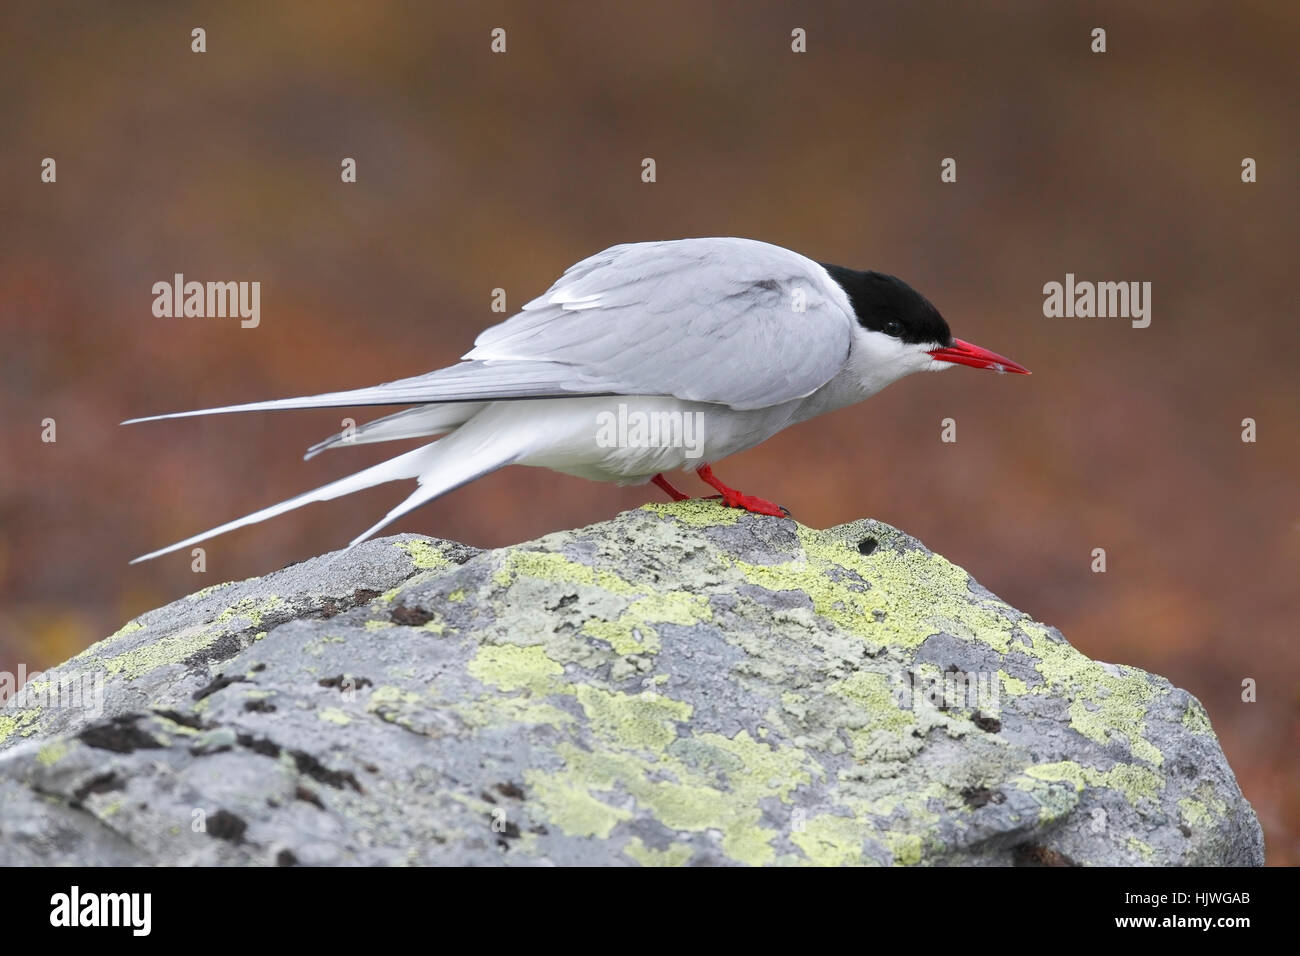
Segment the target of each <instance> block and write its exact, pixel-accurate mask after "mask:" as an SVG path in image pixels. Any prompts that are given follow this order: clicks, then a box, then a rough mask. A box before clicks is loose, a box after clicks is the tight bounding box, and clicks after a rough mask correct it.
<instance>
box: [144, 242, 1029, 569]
mask: <svg viewBox="0 0 1300 956" xmlns="http://www.w3.org/2000/svg"><path fill="white" fill-rule="evenodd" d="M953 364H956V365H967V366H971V367H973V368H985V369H993V370H995V371H998V372H1019V373H1022V374H1029V373H1028V370H1027V369H1025V368H1023V367H1021V366H1020V365H1017V364H1016V363H1015V362H1013V361H1011V360H1010V359H1008V358H1004V357H1003V356H1001V355H998V354H997V353H996V352H990V351H988V350H987V349H983V348H980V347H979V346H977V345H971V344H970V343H969V342H963V341H962V340H961V339H955V338H953V337H952V333H951V332H949V330H948V324H947V322H946V321H944V318H943V317H942V316H941V315H940V314H939V311H938V310H937V309H936V308H935V307H934V306H933V305H931V304H930V303H929V302H928V301H927V300H926V299H925V298H924V297H923V296H921V295H920V294H919V293H918V292H916V291H915V290H914V289H912V288H911V287H910V286H909V285H907V284H906V283H905V282H903V281H902V280H900V279H897V278H895V277H893V276H890V275H885V274H883V273H879V272H870V271H866V272H862V271H856V270H853V269H847V268H844V267H842V266H835V265H825V264H820V263H817V262H814V261H813V260H812V259H808V258H805V257H804V256H801V255H799V254H798V253H796V252H791V251H790V250H788V249H783V248H781V247H779V246H774V245H770V244H768V243H765V242H758V241H756V240H752V239H734V238H717V239H679V240H674V241H666V242H641V243H629V244H624V245H618V246H613V247H611V248H609V249H606V250H605V251H604V252H600V253H597V254H596V255H594V256H591V257H590V258H587V259H584V260H582V261H581V262H579V263H577V264H576V265H573V266H571V267H570V268H569V269H568V270H567V271H566V272H565V273H564V275H563V276H561V277H560V278H559V279H558V280H557V281H556V282H555V284H554V285H552V286H551V288H550V289H548V290H547V291H546V292H545V293H543V294H542V295H541V296H540V297H538V298H536V299H534V300H532V301H531V302H529V303H528V304H527V305H525V306H524V307H523V310H522V311H520V312H519V313H518V314H516V315H514V316H512V317H511V318H509V319H507V320H505V321H504V322H501V323H500V324H498V325H494V326H492V327H491V328H489V329H487V330H486V331H484V332H483V333H482V334H480V335H479V337H478V338H477V339H476V340H475V342H474V348H473V349H472V350H470V351H469V352H468V353H466V354H465V356H464V357H463V359H462V360H461V361H460V362H459V363H458V364H455V365H451V366H449V367H447V368H443V369H438V370H437V371H434V372H429V373H427V374H425V375H417V376H415V377H414V378H406V379H400V380H398V381H395V382H389V383H387V384H384V385H376V386H374V387H371V388H359V389H353V390H350V391H343V392H327V393H325V394H322V395H311V396H306V397H302V398H284V399H275V400H272V401H265V402H252V403H249V404H244V405H229V406H225V407H223V408H209V409H203V410H199V411H191V412H177V413H174V414H170V415H156V416H152V417H150V418H136V419H132V420H131V421H130V422H124V423H123V424H132V423H134V422H142V421H156V420H158V419H164V418H181V417H185V416H189V415H207V414H217V413H222V412H251V411H266V410H273V409H286V408H327V407H345V406H363V405H411V406H414V407H412V408H408V409H405V410H404V411H400V412H397V413H396V414H393V415H388V416H386V417H383V418H379V419H377V420H375V421H372V422H369V423H367V424H365V425H362V426H360V427H359V428H355V429H350V430H348V431H345V432H340V433H339V434H337V435H334V436H332V437H331V438H327V439H325V440H324V441H322V442H319V443H318V444H316V445H313V446H312V447H311V448H310V449H309V450H308V452H307V455H306V457H307V458H311V457H312V456H314V455H316V454H318V453H320V452H322V451H324V450H326V449H332V448H338V447H341V446H343V445H352V444H365V443H369V442H382V441H393V440H397V439H410V438H427V437H434V436H444V437H440V438H438V440H436V441H433V442H430V443H428V444H426V445H423V446H421V447H419V448H416V449H414V450H412V451H408V452H406V453H404V454H401V455H398V456H397V457H395V458H390V459H388V460H387V461H384V462H381V463H380V464H377V465H373V466H371V467H370V468H366V469H364V470H362V471H359V472H357V473H356V474H353V475H350V476H348V477H346V478H342V479H340V480H338V481H334V482H331V483H330V484H327V485H324V486H322V487H320V488H317V489H316V490H315V491H309V492H306V493H305V494H301V495H298V496H297V497H295V498H291V499H289V500H288V501H284V502H281V503H280V504H277V505H272V506H271V507H269V508H265V509H263V510H261V511H257V512H254V513H253V514H250V515H247V516H246V517H243V518H239V519H237V520H235V521H231V522H228V523H227V524H223V525H221V526H220V527H217V528H213V529H212V530H210V531H205V532H203V533H202V534H197V535H195V536H194V537H192V538H186V539H185V540H184V541H179V542H177V543H176V544H173V545H171V546H170V547H166V548H162V549H161V550H158V551H154V552H152V553H150V554H146V555H142V556H141V557H139V558H136V559H135V561H145V560H147V559H149V558H154V557H157V556H158V555H162V554H167V553H168V552H170V551H175V550H178V549H180V548H185V547H189V546H190V545H193V544H197V543H198V542H200V541H205V540H207V539H208V538H212V537H214V536H216V535H219V534H223V533H225V532H227V531H231V530H233V529H235V528H239V527H243V526H244V525H248V524H253V523H255V522H258V521H263V520H265V519H267V518H272V517H274V516H276V515H279V514H283V513H284V512H286V511H290V510H292V509H294V508H298V507H300V506H302V505H305V504H308V503H310V502H313V501H326V500H329V499H331V498H337V497H339V496H341V495H346V494H350V493H351V492H354V491H359V490H361V489H363V488H369V487H372V486H374V485H378V484H381V483H383V482H388V481H396V480H398V479H410V478H414V479H416V480H417V482H418V487H417V488H416V489H415V491H414V492H412V493H411V494H410V495H409V496H408V497H407V498H406V499H405V500H404V501H402V502H401V503H400V504H398V505H397V506H396V507H395V508H393V509H392V510H391V511H390V512H388V514H387V515H385V516H384V518H383V519H382V520H381V521H379V522H377V523H376V524H375V525H374V526H373V527H371V528H370V529H369V530H367V531H365V532H364V533H363V534H361V535H359V536H358V537H357V538H356V540H354V541H353V542H352V544H353V545H355V544H358V543H359V542H361V541H364V540H365V539H366V538H368V537H370V536H371V535H373V534H374V533H375V532H377V531H379V530H380V529H381V528H383V527H385V526H386V525H388V524H390V523H391V522H393V521H395V520H396V519H398V518H400V517H401V516H402V515H405V514H407V513H408V512H410V511H412V510H414V509H415V508H418V507H419V506H421V505H423V504H427V503H428V502H430V501H433V500H434V499H435V498H438V497H440V496H442V495H445V494H446V493H447V492H449V491H452V490H454V489H456V488H459V487H460V486H461V485H464V484H466V483H468V482H470V481H473V480H474V479H476V478H481V477H482V476H484V475H486V474H488V473H489V472H493V471H496V470H497V469H498V468H503V467H505V466H506V465H512V464H513V465H532V466H536V467H543V468H550V469H552V470H554V471H559V472H563V473H565V474H569V475H576V476H578V477H581V478H588V479H593V480H597V481H615V482H618V483H619V484H623V485H636V484H644V483H646V482H651V481H653V482H654V483H655V484H656V485H658V486H659V487H660V488H662V489H663V490H664V491H666V492H667V493H668V494H669V495H670V496H671V497H673V498H674V499H683V498H685V497H687V496H686V495H684V494H682V493H681V492H680V491H678V490H677V489H676V488H674V487H673V486H672V485H671V484H670V483H669V482H668V480H667V479H666V478H665V477H664V472H669V471H674V470H679V469H686V470H694V471H696V473H697V474H698V475H699V476H700V477H701V478H702V479H703V480H704V481H706V482H708V483H709V484H710V485H712V486H713V487H714V488H716V489H717V490H718V492H719V495H718V497H720V498H721V499H722V503H723V504H725V505H727V506H730V507H736V508H744V509H746V510H748V511H753V512H757V513H760V514H766V515H775V516H778V517H780V516H781V515H782V509H780V508H779V507H778V506H776V505H774V504H772V503H771V502H769V501H765V500H764V499H762V498H755V497H753V496H750V495H745V494H742V493H740V492H738V491H736V490H734V489H732V488H729V487H727V486H726V485H724V484H723V483H722V482H721V481H720V480H719V479H718V478H717V476H716V475H714V473H713V469H712V467H711V465H712V464H713V463H715V462H717V461H719V460H720V459H722V458H725V457H727V456H728V455H732V454H735V453H736V452H739V451H744V450H745V449H747V448H752V447H753V446H754V445H757V444H759V443H760V442H762V441H764V440H766V439H768V438H771V437H772V436H773V435H775V434H776V433H777V432H780V431H782V430H783V429H785V428H788V427H789V426H791V425H795V424H798V423H799V422H803V421H807V420H808V419H810V418H812V417H814V416H816V415H820V414H822V413H824V412H829V411H834V410H835V409H839V408H843V407H845V406H847V405H852V404H854V403H856V402H860V401H862V400H863V399H866V398H869V397H870V396H872V395H874V394H875V393H876V392H878V391H880V390H881V389H882V388H884V387H885V386H886V385H889V384H890V383H891V382H895V381H897V380H898V379H900V378H902V377H904V376H905V375H910V374H912V373H913V372H920V371H927V370H936V371H937V370H940V369H944V368H948V367H949V366H951V365H953ZM615 405H624V406H626V407H624V408H620V412H621V414H623V415H624V416H627V415H628V414H629V412H630V414H632V415H639V416H641V420H642V421H654V422H664V423H668V422H671V421H673V420H677V419H680V418H682V417H684V416H694V417H693V419H692V420H693V421H696V422H699V423H700V424H701V426H702V427H701V428H700V429H699V436H698V439H699V442H698V445H697V446H696V447H695V448H694V449H693V450H692V448H690V447H686V445H687V443H684V442H681V441H658V442H647V441H644V440H641V441H627V440H624V441H615V442H611V441H608V440H604V441H600V440H598V432H599V428H598V422H599V421H600V420H601V417H602V414H603V415H604V416H606V417H608V415H609V413H610V412H611V411H612V409H613V406H615ZM642 437H644V436H642ZM692 456H694V457H692ZM132 563H135V562H132Z"/></svg>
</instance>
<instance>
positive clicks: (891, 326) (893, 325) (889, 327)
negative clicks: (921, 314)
mask: <svg viewBox="0 0 1300 956" xmlns="http://www.w3.org/2000/svg"><path fill="white" fill-rule="evenodd" d="M881 331H883V332H884V333H885V334H886V335H892V336H894V337H895V338H897V337H898V336H900V335H902V334H903V323H902V322H899V321H898V319H890V320H889V321H888V322H886V323H885V327H884V328H883V329H882V330H881Z"/></svg>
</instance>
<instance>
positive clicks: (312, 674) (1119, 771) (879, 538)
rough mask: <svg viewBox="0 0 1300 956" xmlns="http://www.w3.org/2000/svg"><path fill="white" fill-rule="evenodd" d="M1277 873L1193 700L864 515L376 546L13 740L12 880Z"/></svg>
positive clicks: (47, 684) (79, 672)
mask: <svg viewBox="0 0 1300 956" xmlns="http://www.w3.org/2000/svg"><path fill="white" fill-rule="evenodd" d="M97 682H102V683H97ZM96 686H98V687H99V688H100V689H101V690H102V704H103V706H102V712H96V709H95V707H94V706H93V696H94V695H93V693H92V694H88V695H85V694H83V695H81V696H78V695H77V691H78V690H81V691H86V690H87V689H88V688H90V689H93V688H94V687H96ZM87 698H89V701H88V700H87ZM1262 862H1263V839H1262V836H1261V833H1260V828H1259V824H1258V822H1257V820H1256V818H1255V814H1254V812H1253V811H1252V810H1251V808H1250V805H1249V804H1248V803H1247V802H1246V800H1245V799H1244V798H1243V796H1242V794H1241V791H1240V789H1239V788H1238V786H1237V782H1236V779H1235V778H1234V777H1233V774H1232V770H1231V769H1230V768H1229V766H1228V764H1227V761H1226V760H1225V758H1224V755H1223V752H1222V751H1221V750H1220V748H1219V745H1218V741H1217V739H1216V738H1215V736H1214V733H1213V731H1212V730H1211V729H1210V724H1209V720H1208V718H1207V717H1206V713H1205V710H1204V709H1203V708H1202V707H1201V705H1200V703H1198V702H1197V700H1196V699H1195V698H1194V697H1192V696H1191V695H1190V694H1188V693H1187V692H1186V691H1183V690H1179V689H1177V688H1175V687H1173V686H1172V685H1170V684H1169V682H1168V681H1166V680H1164V679H1163V678H1161V677H1156V676H1154V675H1151V674H1147V673H1145V672H1143V671H1140V670H1137V669H1135V668H1131V667H1124V666H1117V665H1112V664H1103V663H1099V662H1096V661H1092V660H1089V659H1088V658H1087V657H1085V656H1084V655H1082V654H1080V653H1079V652H1078V651H1076V650H1075V649H1074V648H1073V647H1071V646H1070V645H1069V644H1068V643H1067V642H1066V640H1065V638H1064V637H1062V635H1061V634H1060V633H1059V632H1058V631H1056V630H1054V629H1052V628H1049V627H1047V626H1045V625H1043V624H1040V623H1038V622H1036V621H1034V620H1033V619H1031V618H1030V617H1029V616H1028V615H1026V614H1024V613H1022V612H1021V611H1017V610H1015V609H1014V608H1011V607H1009V606H1008V605H1007V604H1006V603H1004V602H1003V601H1001V600H999V599H998V598H996V597H995V596H993V595H992V594H990V593H989V592H988V591H987V590H985V589H984V588H983V587H981V586H980V585H978V584H977V583H975V582H974V581H973V580H972V579H971V578H970V577H969V576H968V575H967V573H966V572H965V571H963V570H962V569H960V568H958V567H956V566H954V565H952V564H950V563H949V562H948V561H946V560H944V559H943V558H942V557H940V556H938V555H936V554H933V553H931V552H930V551H928V550H927V549H926V548H925V547H924V546H923V545H922V544H920V543H919V542H918V541H916V540H915V539H913V538H910V537H908V536H907V535H905V534H903V533H902V532H900V531H897V530H895V529H894V528H891V527H889V526H888V525H885V524H881V523H880V522H877V521H871V520H863V521H857V522H854V523H852V524H848V525H844V526H842V527H838V528H833V529H831V530H829V531H815V530H812V529H809V528H805V527H802V526H800V525H798V524H796V523H795V522H794V521H791V520H785V519H774V518H765V517H759V516H755V515H749V514H744V513H741V512H736V511H730V510H727V509H724V508H722V507H720V506H719V505H717V504H716V503H713V502H702V501H690V502H681V503H678V504H674V505H664V506H647V507H645V508H642V509H639V510H636V511H631V512H627V513H625V514H622V515H619V516H618V517H616V518H614V519H613V520H610V521H607V522H604V523H602V524H597V525H593V526H591V527H589V528H583V529H580V530H577V531H568V532H562V533H558V534H553V535H548V536H547V537H545V538H542V539H540V540H538V541H533V542H529V543H527V544H522V545H518V546H515V547H511V548H503V549H500V550H496V551H482V552H480V551H475V550H474V549H472V548H467V547H465V546H463V545H459V544H455V543H452V542H447V541H437V540H432V539H428V538H421V537H416V536H411V535H403V536H398V537H392V538H384V539H380V540H377V541H372V542H369V543H367V544H365V545H362V546H360V547H358V548H355V549H353V550H351V551H343V552H338V553H335V554H330V555H325V556H324V557H320V558H316V559H314V560H311V561H307V562H304V563H302V564H298V565H294V566H291V567H289V568H286V569H284V570H282V571H278V572H276V573H274V574H271V575H268V576H266V577H265V578H257V579H252V580H249V581H244V582H242V583H238V584H226V585H218V586H217V587H214V588H207V589H205V590H204V591H200V592H198V593H197V594H194V595H191V596H190V597H187V598H183V599H181V600H179V601H176V602H175V603H173V604H170V605H168V606H166V607H164V608H160V609H158V610H156V611H151V612H150V613H148V614H145V615H143V616H142V617H140V618H139V619H138V620H135V621H132V622H131V623H129V624H128V625H127V626H126V627H124V628H123V629H122V630H121V631H119V632H118V633H117V634H114V635H113V636H112V637H109V638H107V639H105V640H103V641H100V642H99V643H98V644H96V645H94V646H93V647H91V648H89V649H88V650H87V651H85V652H84V653H83V654H80V655H78V656H77V657H75V658H73V659H72V660H70V661H68V662H67V663H66V664H63V665H62V666H60V667H58V668H55V669H53V670H52V671H49V672H47V673H46V674H45V675H44V676H43V677H41V678H39V679H37V680H35V681H33V682H31V683H29V685H28V687H27V688H25V692H24V695H19V697H18V698H16V699H15V700H13V701H11V702H10V703H9V705H8V706H7V707H6V708H5V709H4V710H3V711H0V864H4V865H15V864H18V865H23V864H52V863H89V864H104V865H130V864H139V863H151V864H153V863H164V864H250V863H251V864H265V865H277V864H278V865H292V864H400V863H417V864H529V865H531V864H633V863H639V864H643V865H682V864H695V865H710V864H736V863H742V864H809V863H812V864H857V863H866V864H890V863H893V864H918V863H932V864H933V863H938V864H965V863H969V864H1032V865H1070V864H1089V865H1114V864H1121V865H1128V864H1160V865H1167V864H1177V865H1205V864H1210V865H1240V864H1260V863H1262Z"/></svg>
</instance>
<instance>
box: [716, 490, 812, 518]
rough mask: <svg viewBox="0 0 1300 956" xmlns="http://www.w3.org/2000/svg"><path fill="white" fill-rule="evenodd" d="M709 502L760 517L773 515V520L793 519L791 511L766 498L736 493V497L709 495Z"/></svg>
mask: <svg viewBox="0 0 1300 956" xmlns="http://www.w3.org/2000/svg"><path fill="white" fill-rule="evenodd" d="M705 500H707V501H721V502H722V503H723V504H724V505H726V506H727V507H728V508H741V509H743V510H745V511H749V512H752V513H753V514H759V515H771V516H772V517H773V518H791V517H793V515H791V514H790V509H789V508H787V507H785V506H784V505H778V504H773V503H772V502H770V501H768V500H766V499H765V498H756V497H755V496H754V495H745V494H741V493H740V492H736V493H735V494H734V495H708V496H706V499H705Z"/></svg>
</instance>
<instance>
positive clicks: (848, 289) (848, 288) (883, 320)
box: [823, 265, 1029, 390]
mask: <svg viewBox="0 0 1300 956" xmlns="http://www.w3.org/2000/svg"><path fill="white" fill-rule="evenodd" d="M823 268H825V269H826V271H827V272H828V273H830V276H831V278H832V279H834V280H835V281H836V283H838V284H839V286H840V287H841V288H842V289H843V290H844V292H845V294H846V295H847V296H848V298H849V303H850V304H851V305H852V307H853V312H854V315H855V317H856V318H857V329H856V330H855V334H854V340H853V350H854V353H855V354H854V364H855V365H856V366H857V367H858V369H859V371H860V372H861V374H862V375H863V377H864V379H866V380H867V384H868V385H869V386H873V387H874V388H883V387H884V386H885V385H888V384H889V383H890V382H893V381H896V380H898V379H900V378H902V377H903V376H904V375H910V374H912V373H913V372H923V371H941V370H943V369H946V368H949V367H950V366H952V365H969V366H970V367H972V368H987V369H992V370H993V371H995V372H1017V373H1019V374H1021V375H1028V374H1029V369H1027V368H1025V367H1024V366H1022V365H1020V364H1018V363H1016V362H1013V361H1012V360H1011V359H1009V358H1007V357H1006V356H1003V355H999V354H998V353H996V352H990V351H989V350H988V349H985V348H981V347H980V346H978V345H972V344H971V343H970V342H963V341H962V340H961V339H957V338H953V335H952V332H951V331H949V329H948V323H947V322H945V321H944V318H943V316H942V315H940V314H939V310H938V309H936V308H935V307H934V306H933V305H931V304H930V302H929V300H927V299H926V298H925V296H923V295H921V293H919V292H917V291H916V290H915V289H913V288H912V287H911V286H910V285H908V284H907V283H906V282H904V281H903V280H902V279H898V278H896V277H894V276H891V275H885V274H884V273H882V272H859V271H857V270H855V269H846V268H844V267H843V266H832V265H823ZM873 390H874V389H873Z"/></svg>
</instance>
